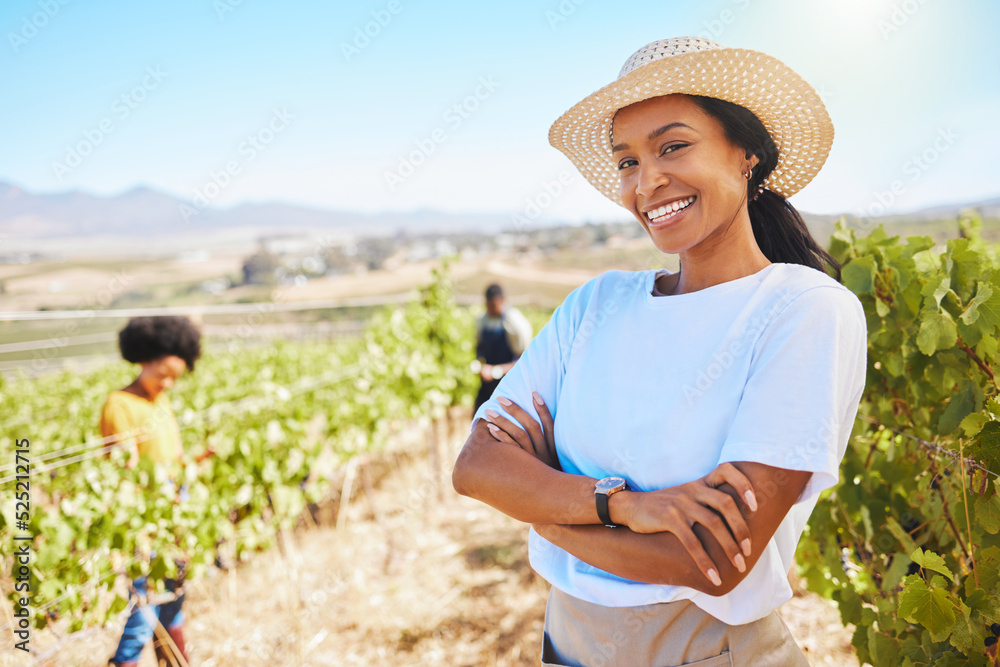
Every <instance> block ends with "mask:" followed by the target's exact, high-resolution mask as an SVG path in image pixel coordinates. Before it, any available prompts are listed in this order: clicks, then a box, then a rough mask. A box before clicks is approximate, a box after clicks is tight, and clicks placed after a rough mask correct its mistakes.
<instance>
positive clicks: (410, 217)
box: [0, 182, 510, 240]
mask: <svg viewBox="0 0 1000 667" xmlns="http://www.w3.org/2000/svg"><path fill="white" fill-rule="evenodd" d="M509 226H510V216H508V215H502V214H479V213H474V214H468V215H466V214H457V213H445V212H441V211H429V210H426V211H416V212H412V213H378V214H371V215H369V214H365V213H359V212H356V211H341V210H329V209H319V208H309V207H305V206H297V205H293V204H282V203H277V202H267V203H261V204H241V205H238V206H234V207H232V208H225V209H220V208H210V207H209V208H204V209H200V210H199V209H198V208H197V207H196V206H195V205H194V204H192V203H191V202H186V201H183V200H181V199H178V198H176V197H173V196H171V195H169V194H166V193H163V192H159V191H157V190H153V189H151V188H147V187H136V188H133V189H131V190H129V191H128V192H125V193H122V194H120V195H117V196H114V197H101V196H95V195H92V194H88V193H85V192H80V191H77V190H74V191H69V192H63V193H55V194H36V193H32V192H28V191H26V190H23V189H21V188H18V187H16V186H14V185H10V184H8V183H3V182H0V236H3V235H5V236H7V237H11V238H19V239H25V238H31V239H63V240H64V239H71V238H92V237H95V236H101V237H110V236H117V237H125V238H133V239H138V238H142V239H148V238H156V237H160V236H166V235H185V233H186V232H188V231H190V232H191V233H192V234H201V233H204V232H206V231H211V232H218V231H222V230H227V229H240V230H259V231H260V232H277V231H280V232H297V231H313V232H315V231H327V232H339V233H343V234H346V235H354V234H364V235H381V234H395V233H399V232H400V231H406V232H412V233H414V234H424V233H434V232H459V231H466V230H469V229H478V230H484V231H485V230H495V231H501V230H502V229H504V228H506V227H509Z"/></svg>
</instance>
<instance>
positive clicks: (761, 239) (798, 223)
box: [747, 174, 840, 282]
mask: <svg viewBox="0 0 1000 667" xmlns="http://www.w3.org/2000/svg"><path fill="white" fill-rule="evenodd" d="M755 176H756V174H755ZM756 180H757V179H756V178H753V179H751V182H753V181H756ZM754 191H756V188H754ZM749 197H750V201H749V203H748V204H747V211H748V212H749V213H750V226H751V228H752V229H753V237H754V239H755V240H756V241H757V246H758V247H759V248H760V251H761V252H762V253H764V256H765V257H767V259H768V260H769V261H771V262H784V263H787V264H802V265H804V266H810V267H812V268H814V269H816V270H818V271H824V272H826V266H829V267H830V269H831V271H832V272H833V274H834V278H836V279H837V282H840V264H839V263H838V262H837V260H835V259H834V258H833V257H831V256H830V253H828V252H827V251H826V250H825V249H823V248H822V247H821V246H820V245H819V244H818V243H816V239H814V238H813V236H812V234H810V233H809V228H808V227H806V223H805V222H804V221H803V220H802V216H801V215H799V212H798V211H796V210H795V207H794V206H792V205H791V204H789V203H788V200H787V199H785V198H784V197H782V196H781V195H779V194H778V193H777V192H771V191H770V190H768V189H766V188H765V189H764V190H763V191H761V193H760V195H758V197H757V199H756V200H754V199H753V194H749Z"/></svg>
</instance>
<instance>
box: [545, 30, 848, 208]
mask: <svg viewBox="0 0 1000 667" xmlns="http://www.w3.org/2000/svg"><path fill="white" fill-rule="evenodd" d="M672 93H686V94H689V95H703V96H706V97H715V98H719V99H723V100H727V101H729V102H733V103H735V104H739V105H740V106H742V107H746V108H747V109H749V110H750V111H752V112H753V113H754V115H756V116H757V118H759V119H760V121H761V123H763V125H764V127H765V128H766V129H767V131H768V132H769V133H770V134H771V138H772V139H774V143H775V144H776V145H777V147H778V164H777V166H776V167H775V168H774V170H773V171H772V172H771V174H770V175H769V176H768V177H767V180H766V181H765V182H764V186H765V187H766V188H767V189H769V190H771V191H773V192H777V193H778V194H780V195H781V196H783V197H785V198H788V197H791V196H792V195H793V194H795V193H796V192H798V191H799V190H801V189H802V188H804V187H805V186H806V185H807V184H808V183H809V182H810V181H811V180H812V179H813V177H814V176H816V174H817V173H819V170H820V168H822V166H823V164H824V163H825V162H826V158H827V156H829V154H830V148H831V147H832V145H833V122H832V121H831V120H830V115H829V113H827V110H826V106H825V105H824V104H823V100H822V99H820V96H819V94H818V93H817V92H816V90H815V89H814V88H813V87H812V86H811V85H809V82H807V81H806V80H805V79H803V78H802V77H800V76H799V75H798V74H796V73H795V71H793V70H792V69H791V68H789V67H788V66H787V65H785V64H784V63H783V62H781V61H780V60H778V59H777V58H774V57H772V56H769V55H767V54H766V53H761V52H760V51H752V50H749V49H713V50H709V51H698V52H693V53H686V54H682V55H676V56H670V57H667V58H662V59H660V60H656V61H653V62H650V63H647V64H645V65H643V66H641V67H639V68H637V69H635V70H632V71H631V72H629V73H628V74H625V75H624V76H622V77H621V78H620V79H617V80H616V81H614V82H613V83H611V84H609V85H607V86H605V87H603V88H601V89H600V90H598V91H597V92H595V93H593V94H591V95H588V96H587V97H586V98H584V99H583V100H582V101H580V102H579V103H577V104H576V105H574V106H573V107H572V108H571V109H570V110H569V111H567V112H566V113H564V114H563V115H562V116H560V117H559V118H558V119H557V120H556V122H555V123H553V124H552V127H551V128H550V129H549V143H550V144H552V145H553V146H555V147H556V148H558V149H559V150H561V151H562V152H563V153H565V154H566V156H567V157H569V159H570V160H571V161H572V162H573V164H574V165H576V168H577V169H579V170H580V173H582V174H583V176H584V177H585V178H586V179H587V180H588V181H590V183H591V184H592V185H593V186H594V187H595V188H597V189H598V191H600V193H601V194H603V195H604V196H605V197H607V198H608V199H610V200H611V201H613V202H615V203H616V204H618V205H619V206H621V205H622V203H621V198H620V185H619V183H620V182H619V176H618V169H617V167H616V166H615V164H614V161H613V160H612V156H611V141H610V136H609V133H610V129H611V121H612V119H613V117H614V115H615V113H616V112H617V111H618V110H619V109H622V108H624V107H627V106H628V105H630V104H635V103H636V102H641V101H643V100H646V99H649V98H651V97H659V96H661V95H670V94H672Z"/></svg>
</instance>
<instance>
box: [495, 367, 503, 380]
mask: <svg viewBox="0 0 1000 667" xmlns="http://www.w3.org/2000/svg"><path fill="white" fill-rule="evenodd" d="M502 377H503V369H502V368H500V367H499V366H494V367H493V379H494V380H499V379H500V378H502Z"/></svg>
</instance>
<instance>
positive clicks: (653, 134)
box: [611, 123, 698, 153]
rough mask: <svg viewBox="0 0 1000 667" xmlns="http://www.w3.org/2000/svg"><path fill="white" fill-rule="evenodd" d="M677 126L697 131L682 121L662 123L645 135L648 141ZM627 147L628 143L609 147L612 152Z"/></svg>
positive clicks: (624, 149)
mask: <svg viewBox="0 0 1000 667" xmlns="http://www.w3.org/2000/svg"><path fill="white" fill-rule="evenodd" d="M678 127H683V128H686V129H688V130H691V131H692V132H694V133H695V134H697V133H698V130H696V129H694V128H693V127H691V126H690V125H685V124H684V123H670V124H669V125H664V126H663V127H661V128H659V129H658V130H653V131H652V132H650V133H649V136H648V137H647V139H648V140H649V141H653V140H654V139H656V138H657V137H659V136H660V135H662V134H664V133H666V132H669V131H670V130H673V129H675V128H678ZM629 148H630V146H629V145H628V144H616V145H614V146H612V147H611V152H612V153H617V152H618V151H627V150H628V149H629Z"/></svg>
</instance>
